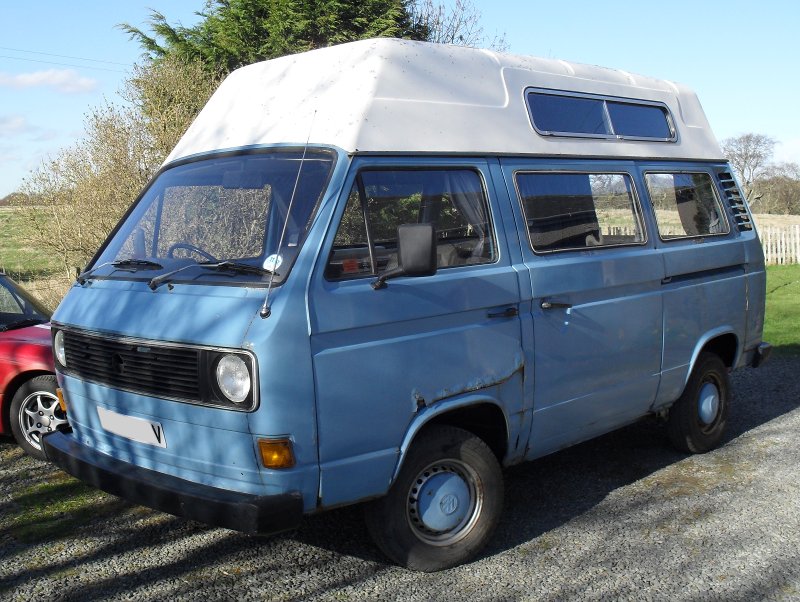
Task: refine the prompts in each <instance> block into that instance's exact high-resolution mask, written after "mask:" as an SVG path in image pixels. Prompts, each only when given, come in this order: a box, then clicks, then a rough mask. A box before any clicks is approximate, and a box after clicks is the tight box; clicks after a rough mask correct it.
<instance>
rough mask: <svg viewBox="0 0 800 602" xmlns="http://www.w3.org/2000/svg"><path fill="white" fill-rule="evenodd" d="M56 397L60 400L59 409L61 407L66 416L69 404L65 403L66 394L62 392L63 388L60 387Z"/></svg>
mask: <svg viewBox="0 0 800 602" xmlns="http://www.w3.org/2000/svg"><path fill="white" fill-rule="evenodd" d="M56 397H57V398H58V407H60V408H61V411H62V412H64V413H65V414H66V412H67V402H66V401H64V392H63V391H62V390H61V387H58V388H57V389H56Z"/></svg>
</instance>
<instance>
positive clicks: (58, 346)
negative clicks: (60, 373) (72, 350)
mask: <svg viewBox="0 0 800 602" xmlns="http://www.w3.org/2000/svg"><path fill="white" fill-rule="evenodd" d="M53 351H54V352H55V354H56V359H57V360H58V363H59V364H61V365H62V366H66V365H67V353H66V351H65V350H64V331H63V330H57V331H56V334H55V336H54V337H53Z"/></svg>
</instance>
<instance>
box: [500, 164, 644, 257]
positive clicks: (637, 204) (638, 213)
mask: <svg viewBox="0 0 800 602" xmlns="http://www.w3.org/2000/svg"><path fill="white" fill-rule="evenodd" d="M531 174H533V175H536V174H566V175H582V174H583V175H589V176H592V175H596V176H597V175H603V176H605V175H609V176H612V175H621V176H627V177H628V180H629V181H630V184H631V191H632V193H633V203H634V210H635V211H634V217H635V218H636V219H637V220H638V221H639V228H640V230H641V232H642V234H643V235H644V238H643V239H642V240H641V241H639V242H627V243H619V244H613V245H597V246H595V247H565V248H563V249H545V250H537V249H536V247H535V246H534V245H533V239H532V238H531V231H530V230H529V229H528V217H527V215H525V203H523V202H522V194H521V193H520V189H519V180H518V177H519V176H520V175H531ZM514 190H515V192H516V194H517V203H518V204H519V208H520V211H521V212H522V219H523V224H524V228H525V233H526V235H527V237H528V246H530V248H531V250H532V251H533V252H534V253H535V254H536V255H552V254H553V253H574V252H575V251H582V252H586V251H602V250H604V249H618V248H620V247H643V246H646V245H647V243H648V242H649V240H650V238H649V235H648V231H647V223H646V220H645V219H644V211H643V209H642V203H641V200H640V198H639V191H638V190H637V188H636V178H634V177H633V174H631V173H630V172H628V171H624V170H607V171H603V170H586V169H519V170H517V171H515V172H514Z"/></svg>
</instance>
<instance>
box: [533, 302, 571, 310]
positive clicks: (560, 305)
mask: <svg viewBox="0 0 800 602" xmlns="http://www.w3.org/2000/svg"><path fill="white" fill-rule="evenodd" d="M540 307H541V308H542V309H570V308H572V303H559V302H557V301H542V303H541V305H540Z"/></svg>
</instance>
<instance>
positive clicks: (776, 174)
mask: <svg viewBox="0 0 800 602" xmlns="http://www.w3.org/2000/svg"><path fill="white" fill-rule="evenodd" d="M756 184H757V187H758V191H759V192H760V194H761V199H760V200H759V205H760V207H759V208H760V210H761V211H762V212H764V213H779V214H783V215H799V214H800V165H798V164H797V163H778V164H774V163H773V164H771V165H769V166H768V168H767V169H766V170H765V173H764V175H763V177H761V178H759V179H758V180H757V182H756Z"/></svg>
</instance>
